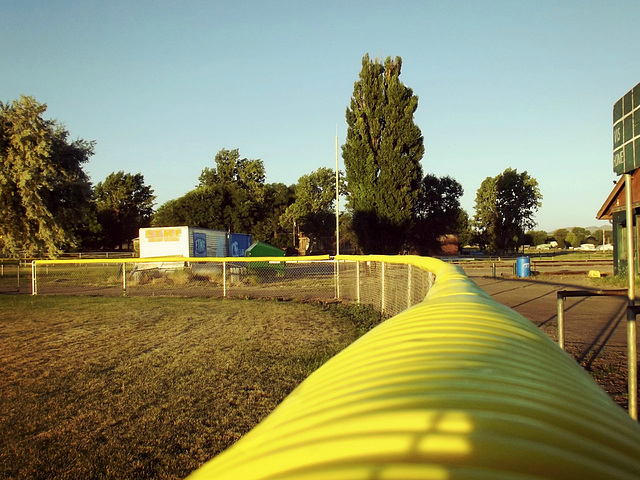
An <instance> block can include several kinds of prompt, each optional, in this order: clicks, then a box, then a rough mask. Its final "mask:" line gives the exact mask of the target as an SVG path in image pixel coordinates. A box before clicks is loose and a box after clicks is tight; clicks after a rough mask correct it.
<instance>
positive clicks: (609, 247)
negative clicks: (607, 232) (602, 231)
mask: <svg viewBox="0 0 640 480" xmlns="http://www.w3.org/2000/svg"><path fill="white" fill-rule="evenodd" d="M596 252H613V245H598V246H597V247H596Z"/></svg>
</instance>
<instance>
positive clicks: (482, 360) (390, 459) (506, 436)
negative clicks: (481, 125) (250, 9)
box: [189, 256, 640, 480]
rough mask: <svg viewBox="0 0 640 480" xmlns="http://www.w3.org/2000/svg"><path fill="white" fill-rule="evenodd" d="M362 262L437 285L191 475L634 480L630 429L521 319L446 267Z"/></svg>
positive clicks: (635, 450)
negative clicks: (411, 269) (411, 271)
mask: <svg viewBox="0 0 640 480" xmlns="http://www.w3.org/2000/svg"><path fill="white" fill-rule="evenodd" d="M339 258H340V259H345V260H349V259H358V260H362V259H363V258H362V257H350V256H340V257H339ZM365 258H367V259H369V260H372V261H376V260H380V261H385V262H394V263H412V264H413V265H415V266H417V267H420V268H424V269H426V270H428V271H431V272H433V273H435V274H436V282H435V285H434V286H433V287H432V288H431V290H430V291H429V293H428V294H427V298H426V299H425V301H424V302H422V303H421V304H418V305H416V306H414V307H412V308H410V309H408V310H406V311H404V312H402V313H401V314H399V315H396V316H395V317H393V318H391V319H389V320H387V321H386V322H384V323H383V324H381V325H379V326H378V327H377V328H375V329H374V330H372V331H371V332H369V333H368V334H366V335H364V336H363V337H361V338H360V339H359V340H357V341H356V342H354V343H353V344H352V345H350V346H349V347H348V348H346V349H345V350H343V351H342V352H341V353H339V354H338V355H336V356H335V357H334V358H332V359H331V360H329V361H328V362H327V363H325V364H324V365H323V366H322V367H320V368H319V369H318V370H317V371H316V372H314V373H313V374H312V375H310V376H309V378H307V379H306V380H305V381H304V382H303V383H302V384H300V385H299V386H298V388H297V389H296V390H294V391H293V392H292V393H291V394H290V395H289V396H288V397H287V398H286V399H285V400H284V401H283V402H282V403H281V404H280V405H279V406H278V407H277V408H276V409H275V410H274V411H273V412H272V413H271V415H269V416H268V417H267V418H266V419H265V420H264V421H263V422H261V423H260V424H259V425H258V426H257V427H255V428H254V429H253V430H252V431H251V432H249V433H248V434H247V435H245V436H244V437H243V438H242V439H240V440H239V441H238V442H237V443H236V444H235V445H233V446H232V447H231V448H229V449H228V450H227V451H225V452H223V453H222V454H220V455H219V456H217V457H216V458H214V459H213V460H211V461H210V462H208V463H206V464H205V465H203V466H202V467H201V468H200V469H198V470H196V471H195V472H194V473H192V474H191V476H190V477H189V479H190V480H204V479H219V480H222V479H230V480H231V479H232V480H238V479H242V480H257V479H271V480H275V479H278V480H284V479H305V480H307V479H361V480H365V479H366V480H369V479H371V480H373V479H438V480H444V479H491V480H499V479H520V480H524V479H529V480H530V479H638V478H640V426H639V425H638V424H637V423H636V422H634V421H633V420H632V419H631V418H630V417H629V416H628V415H627V413H626V412H625V411H624V410H623V409H621V408H620V407H618V406H617V405H616V404H615V403H614V402H613V401H612V400H611V399H610V398H609V397H608V395H607V394H606V393H605V392H604V391H603V390H602V389H601V388H600V387H599V386H598V385H597V384H596V383H595V382H594V381H593V380H592V379H591V377H590V376H589V374H588V373H586V372H585V371H584V370H583V369H582V368H581V367H580V366H579V365H578V364H577V363H576V362H575V361H574V360H573V359H572V358H571V357H570V356H569V355H568V354H566V353H565V352H564V351H562V350H561V349H560V348H559V347H558V346H557V345H556V344H555V343H554V342H553V341H552V340H551V339H550V338H548V337H547V336H546V335H545V334H544V333H542V332H541V331H539V330H538V328H537V327H535V326H534V325H533V324H532V323H531V322H529V321H528V320H526V319H525V318H524V317H522V316H521V315H519V314H517V313H516V312H514V311H513V310H511V309H509V308H507V307H504V306H502V305H500V304H498V303H496V302H495V301H493V300H492V299H491V298H490V297H489V296H488V295H487V294H485V293H484V292H483V291H482V290H481V289H480V288H478V287H477V286H476V285H475V284H474V283H473V282H472V281H471V280H470V279H468V278H467V277H466V275H465V274H464V273H463V272H462V270H460V269H459V268H458V267H456V266H453V265H449V264H445V263H444V262H441V261H438V260H436V259H430V258H416V257H409V256H407V257H378V256H375V257H373V256H372V257H365Z"/></svg>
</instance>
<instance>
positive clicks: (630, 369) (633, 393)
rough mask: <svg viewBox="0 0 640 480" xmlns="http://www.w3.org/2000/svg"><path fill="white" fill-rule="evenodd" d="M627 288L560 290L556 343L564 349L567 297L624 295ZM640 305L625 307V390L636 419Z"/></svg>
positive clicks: (630, 410)
mask: <svg viewBox="0 0 640 480" xmlns="http://www.w3.org/2000/svg"><path fill="white" fill-rule="evenodd" d="M627 295H628V290H627V289H626V288H624V289H611V290H560V291H558V294H557V298H558V300H557V302H558V345H559V346H560V348H562V349H563V350H564V303H565V299H566V298H569V297H626V296H627ZM639 312H640V306H636V305H629V306H628V307H627V392H628V403H629V415H630V416H631V418H633V419H634V420H637V419H638V373H637V364H638V355H637V349H636V333H635V332H636V326H635V323H636V315H637V314H638V313H639Z"/></svg>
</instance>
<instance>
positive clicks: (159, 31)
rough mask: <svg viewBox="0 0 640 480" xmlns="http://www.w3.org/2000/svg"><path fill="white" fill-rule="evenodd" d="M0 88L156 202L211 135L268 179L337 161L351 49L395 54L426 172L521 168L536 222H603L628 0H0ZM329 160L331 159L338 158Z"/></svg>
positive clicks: (100, 175)
mask: <svg viewBox="0 0 640 480" xmlns="http://www.w3.org/2000/svg"><path fill="white" fill-rule="evenodd" d="M0 18H2V27H1V28H0V55H1V58H2V73H1V74H0V99H1V100H2V101H4V102H7V101H11V100H14V99H17V98H19V96H20V95H21V94H24V95H32V96H34V97H35V98H36V99H37V100H38V101H39V102H41V103H46V104H47V105H48V110H47V113H46V115H45V116H46V117H47V118H55V119H58V120H59V121H61V122H62V123H63V124H64V125H65V126H66V127H67V129H68V130H69V132H70V134H71V138H72V139H75V138H78V137H79V138H83V139H85V140H95V141H96V142H97V145H96V154H95V155H94V157H92V159H91V161H90V163H89V164H88V165H87V166H86V168H85V170H86V171H87V172H88V173H89V174H90V176H91V180H92V181H93V182H94V183H97V182H99V181H102V180H104V178H105V177H106V176H107V175H108V174H109V173H111V172H113V171H118V170H124V171H125V172H129V173H138V172H140V173H142V174H143V175H144V177H145V181H146V183H147V184H148V185H151V186H152V187H153V189H154V191H155V194H156V195H157V201H158V205H160V204H162V203H164V202H166V201H167V200H170V199H173V198H177V197H179V196H181V195H183V194H184V193H186V192H187V191H189V190H191V189H192V188H193V187H194V186H195V185H196V184H197V182H198V176H199V175H200V172H201V171H202V170H203V168H204V167H207V166H209V167H211V166H214V161H213V159H214V156H215V154H216V152H218V151H219V150H220V149H222V148H227V149H234V148H239V149H240V154H241V156H243V157H247V158H260V159H262V160H263V162H264V164H265V167H266V170H267V181H268V182H283V183H286V184H293V183H295V182H296V181H297V179H298V178H299V177H300V176H301V175H304V174H307V173H310V172H312V171H314V170H316V169H317V168H319V167H322V166H327V167H334V165H335V135H336V127H337V133H338V142H339V144H342V143H343V142H344V139H345V135H346V128H347V127H346V122H345V109H346V107H347V106H348V104H349V100H350V98H351V94H352V92H353V84H354V82H355V81H356V80H357V78H358V74H359V72H360V68H361V61H362V57H363V56H364V54H366V53H369V54H370V56H371V57H372V58H375V57H378V58H386V57H387V56H392V57H394V56H400V57H402V60H403V67H402V75H401V77H400V78H401V80H402V81H403V82H404V83H405V84H406V85H407V86H409V87H411V88H412V89H413V91H414V93H415V94H416V95H418V97H419V99H420V101H419V106H418V110H417V112H416V115H415V121H416V123H417V124H418V126H419V127H420V128H421V130H422V133H423V135H424V141H425V147H426V152H425V156H424V158H423V160H422V166H423V170H424V172H425V173H433V174H436V175H438V176H441V175H450V176H452V177H453V178H455V179H456V180H457V181H458V182H460V184H461V185H462V186H463V188H464V191H465V193H464V196H463V197H462V206H463V207H464V208H465V209H466V210H467V212H468V213H469V215H470V216H472V215H473V213H474V210H473V205H474V200H475V196H476V191H477V189H478V187H479V186H480V184H481V182H482V180H484V179H485V178H486V177H488V176H495V175H497V174H499V173H501V172H502V171H504V169H505V168H507V167H512V168H516V169H517V170H518V171H519V172H521V171H524V170H526V171H527V172H528V173H529V174H530V175H532V176H533V177H535V178H536V179H537V180H538V182H539V185H540V189H541V192H542V194H543V196H544V199H543V204H542V208H541V209H540V210H539V212H538V214H537V215H536V220H537V222H538V227H537V228H539V229H544V230H548V231H550V230H555V229H557V228H561V227H572V226H582V227H587V226H593V225H606V224H607V223H606V222H598V221H596V220H595V215H596V212H597V211H598V209H599V208H600V206H601V205H602V203H603V202H604V200H605V199H606V197H607V195H608V194H609V192H610V191H611V189H612V188H613V181H615V180H617V177H616V175H615V174H614V173H613V167H612V165H613V161H612V108H613V104H614V102H615V101H616V100H618V99H619V98H620V97H622V96H623V95H624V94H625V93H626V92H627V91H629V90H630V89H631V88H632V87H633V86H635V85H636V84H637V83H638V82H640V62H638V60H637V58H636V56H635V55H636V54H634V52H635V50H634V49H635V48H636V47H635V46H636V43H637V38H636V37H637V34H636V30H637V23H638V20H639V19H640V2H637V1H633V0H630V1H626V2H621V1H611V0H608V1H592V0H583V1H574V0H562V1H558V0H553V1H546V0H537V1H531V0H526V1H518V0H504V1H482V0H481V1H456V0H453V1H443V0H438V1H430V0H418V1H398V2H389V1H385V2H380V1H377V0H365V1H348V0H340V1H324V2H323V1H317V2H312V1H305V0H292V1H279V0H271V1H238V2H234V1H228V0H225V1H218V0H210V1H191V2H176V1H161V0H159V1H147V0H138V1H135V2H132V1H122V0H111V1H108V2H105V1H92V0H81V1H80V0H78V1H72V0H67V1H63V0H60V1H51V0H42V1H39V0H21V1H13V0H2V1H0ZM340 168H344V167H343V163H342V158H340Z"/></svg>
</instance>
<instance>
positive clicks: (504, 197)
mask: <svg viewBox="0 0 640 480" xmlns="http://www.w3.org/2000/svg"><path fill="white" fill-rule="evenodd" d="M541 201H542V194H541V193H540V189H539V188H538V182H537V180H536V179H535V178H533V177H531V176H529V174H528V173H527V172H526V171H525V172H522V173H518V171H517V170H514V169H511V168H507V169H506V170H505V171H504V172H502V173H501V174H499V175H498V176H496V177H487V178H485V179H484V181H483V182H482V184H481V185H480V188H479V189H478V191H477V193H476V203H475V210H476V214H475V217H474V223H475V227H476V230H477V231H478V233H479V237H481V238H483V239H484V241H486V242H487V244H488V246H489V247H490V248H491V249H492V250H495V251H498V252H504V251H508V250H515V249H516V248H517V246H518V245H519V244H520V240H521V237H522V236H523V235H524V232H525V231H526V230H527V229H531V228H533V227H534V226H535V224H536V222H535V221H534V219H533V216H534V214H535V212H536V211H537V210H538V208H540V205H541Z"/></svg>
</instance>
